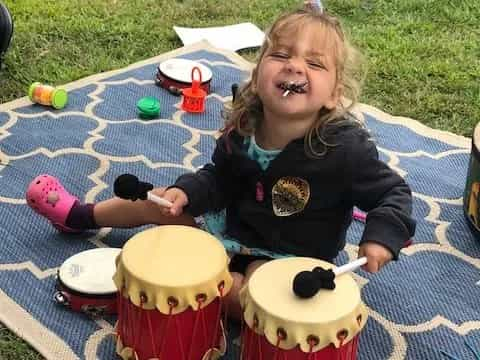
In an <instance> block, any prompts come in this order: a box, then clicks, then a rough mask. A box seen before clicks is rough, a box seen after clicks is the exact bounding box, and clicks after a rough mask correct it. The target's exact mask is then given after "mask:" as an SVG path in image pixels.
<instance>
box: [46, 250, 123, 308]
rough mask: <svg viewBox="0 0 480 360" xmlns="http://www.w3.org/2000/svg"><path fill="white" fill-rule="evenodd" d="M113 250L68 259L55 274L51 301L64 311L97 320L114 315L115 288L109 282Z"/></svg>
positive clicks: (86, 252)
mask: <svg viewBox="0 0 480 360" xmlns="http://www.w3.org/2000/svg"><path fill="white" fill-rule="evenodd" d="M119 253H120V249H116V248H98V249H92V250H86V251H82V252H80V253H78V254H76V255H73V256H71V257H70V258H68V259H67V260H65V262H64V263H63V264H62V265H61V266H60V268H59V269H58V273H57V283H56V288H57V291H56V292H55V294H54V300H55V301H56V302H57V303H58V304H60V305H64V306H66V307H67V308H69V309H71V310H73V311H78V312H83V313H85V314H87V315H89V316H92V317H100V316H103V315H108V314H115V313H116V312H117V296H118V293H117V288H116V286H115V284H114V282H113V280H112V277H113V274H114V273H115V259H116V257H117V255H118V254H119Z"/></svg>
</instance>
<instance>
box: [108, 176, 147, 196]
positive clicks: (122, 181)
mask: <svg viewBox="0 0 480 360" xmlns="http://www.w3.org/2000/svg"><path fill="white" fill-rule="evenodd" d="M152 189H153V185H152V184H149V183H145V182H141V181H139V180H138V178H137V177H136V176H135V175H132V174H123V175H120V176H119V177H117V178H116V179H115V182H114V184H113V192H114V193H115V195H116V196H118V197H119V198H122V199H126V200H132V201H135V200H137V199H141V200H146V199H147V193H148V192H149V191H150V190H152Z"/></svg>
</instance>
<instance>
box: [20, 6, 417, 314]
mask: <svg viewBox="0 0 480 360" xmlns="http://www.w3.org/2000/svg"><path fill="white" fill-rule="evenodd" d="M354 54H355V52H354V50H353V49H352V47H351V46H350V45H349V43H348V42H347V40H346V38H345V35H344V33H343V31H342V29H341V26H340V23H339V22H338V20H337V19H336V18H335V17H333V16H331V15H329V14H327V13H326V12H325V11H324V10H323V9H322V8H321V6H320V7H319V6H312V5H311V4H310V5H309V6H308V7H307V8H306V9H305V10H298V11H295V12H292V13H288V14H286V15H283V16H281V17H280V18H279V19H277V20H276V21H275V23H274V24H273V26H272V27H271V29H270V31H269V32H268V33H267V36H266V40H265V43H264V44H263V46H262V48H261V49H260V57H259V61H258V65H257V66H256V68H255V69H254V70H253V73H252V76H251V79H250V80H249V81H248V82H247V83H246V85H245V86H244V87H242V89H241V90H240V92H239V93H238V94H237V96H236V100H235V102H234V104H233V108H232V110H231V112H230V113H229V114H227V123H226V126H225V128H224V129H223V130H222V135H221V137H220V138H219V139H218V141H217V146H216V148H215V151H214V154H213V157H212V163H211V164H206V165H205V166H203V167H202V168H201V169H200V170H198V171H197V172H196V173H190V174H185V175H182V176H180V177H179V178H178V180H177V181H176V182H175V184H173V185H172V186H170V187H168V188H157V189H155V190H153V192H154V193H155V194H156V195H158V196H162V197H163V198H165V199H166V200H169V201H170V202H172V203H173V206H171V207H170V208H166V207H164V208H162V207H160V206H158V205H157V204H155V203H153V202H151V201H141V200H139V201H130V200H122V199H119V198H113V199H110V200H106V201H103V202H100V203H97V204H85V205H84V204H81V203H80V202H79V201H78V200H77V199H76V198H75V197H73V196H72V195H70V194H68V193H67V192H66V191H65V190H64V189H63V188H62V187H61V186H60V185H59V184H58V183H57V180H56V179H55V178H53V177H49V176H40V177H38V178H37V179H35V180H34V181H33V182H32V184H31V185H30V187H29V189H28V191H27V201H28V204H29V205H30V206H32V207H33V208H34V209H35V210H36V211H37V212H39V213H40V214H42V215H44V216H45V217H47V218H48V219H49V220H50V221H51V222H52V223H54V224H55V226H56V227H57V228H59V229H61V230H63V231H81V230H84V229H89V228H98V227H134V226H140V225H144V224H159V225H162V224H184V225H191V226H198V225H197V223H196V221H195V219H194V217H198V216H199V215H202V214H206V213H209V212H212V211H220V210H221V209H226V211H225V212H224V214H225V219H224V221H225V222H226V226H225V228H224V229H218V226H216V225H218V224H215V220H219V218H218V216H217V218H214V217H212V216H210V215H206V216H205V221H206V228H207V229H208V230H210V231H211V232H212V233H214V234H216V235H218V236H219V237H220V238H221V240H223V241H224V242H225V244H227V245H229V248H228V249H229V250H232V249H233V250H235V249H237V250H238V251H239V252H240V253H241V254H234V255H233V258H232V261H231V264H230V270H231V272H232V274H233V277H234V287H233V288H232V291H231V292H230V293H229V296H228V301H230V302H231V304H230V305H233V307H234V308H232V306H230V309H231V310H232V312H233V315H234V316H237V317H238V316H239V314H240V306H239V304H238V300H237V294H238V290H239V289H240V287H241V286H242V285H243V284H244V283H245V281H246V280H247V279H248V278H249V277H250V276H251V274H252V273H253V271H254V270H255V269H256V268H257V267H258V266H259V265H261V264H262V263H263V262H265V261H268V259H271V258H272V257H278V256H285V255H296V256H310V257H316V258H319V259H323V260H327V261H332V260H333V259H334V258H335V257H336V256H337V254H338V252H339V251H340V250H341V249H343V247H344V246H345V236H346V231H347V228H348V226H349V225H350V223H351V221H352V209H353V206H358V207H359V208H361V209H363V210H365V211H368V216H367V220H366V224H365V230H364V233H363V237H362V240H361V242H360V249H359V254H358V255H359V256H366V257H367V259H368V263H367V265H366V266H365V269H366V270H367V271H370V272H376V271H378V270H379V269H380V268H382V267H383V266H384V265H385V264H386V263H388V262H389V261H390V260H392V259H397V257H398V254H399V251H400V249H401V248H402V246H403V244H404V243H405V242H406V241H407V240H408V239H410V237H411V236H413V233H414V229H415V222H414V221H413V220H412V219H411V217H410V214H411V207H412V199H411V192H410V189H409V187H408V186H407V184H406V183H405V182H404V180H403V179H402V178H401V177H400V176H399V175H397V174H396V173H395V172H394V171H392V170H391V169H390V168H389V167H388V166H387V165H386V164H384V163H383V162H382V161H380V160H379V158H378V153H377V150H376V147H375V145H374V143H373V142H372V141H371V139H370V138H369V135H368V133H367V132H366V130H364V129H363V128H362V126H361V125H360V124H359V123H358V121H356V120H355V118H354V116H353V115H352V113H351V112H350V109H351V108H352V106H353V105H354V104H355V101H356V99H357V95H358V82H357V81H355V76H354V75H355V73H354V68H355V67H354V65H356V60H355V57H354ZM345 98H348V99H349V101H348V105H347V100H346V99H345ZM39 182H50V183H52V184H54V185H56V186H57V191H50V193H49V194H48V196H47V201H46V202H45V201H44V202H42V203H41V204H39V203H38V201H36V202H33V201H32V200H35V198H36V197H35V196H37V195H36V194H38V191H39V190H38V183H39ZM220 220H221V219H220ZM245 254H248V255H245Z"/></svg>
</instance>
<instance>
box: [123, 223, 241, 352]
mask: <svg viewBox="0 0 480 360" xmlns="http://www.w3.org/2000/svg"><path fill="white" fill-rule="evenodd" d="M228 262H229V259H228V256H227V253H226V251H225V248H224V247H223V245H222V244H221V243H220V241H218V240H217V239H216V238H215V237H214V236H212V235H210V234H209V233H207V232H205V231H203V230H200V229H197V228H194V227H189V226H180V225H164V226H159V227H154V228H151V229H148V230H145V231H142V232H140V233H138V234H136V235H134V236H133V237H132V238H131V239H130V240H128V241H127V243H126V244H125V245H124V247H123V250H122V252H121V254H120V256H119V257H118V261H117V272H116V273H115V276H114V281H115V284H116V285H117V287H118V289H120V296H119V299H118V308H119V310H118V322H117V326H116V330H117V336H118V339H117V354H118V355H120V357H121V358H122V359H124V360H127V359H128V360H130V359H137V360H147V359H148V360H150V359H168V360H187V359H191V360H202V359H205V360H210V359H212V360H213V359H217V358H218V357H219V356H221V355H222V354H223V353H224V352H225V337H224V333H223V325H222V321H221V317H222V307H223V305H222V304H223V300H222V298H223V297H224V296H225V295H226V294H227V293H228V291H229V290H230V288H231V286H232V277H231V275H230V273H229V272H228Z"/></svg>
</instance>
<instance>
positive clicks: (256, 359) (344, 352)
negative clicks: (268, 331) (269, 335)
mask: <svg viewBox="0 0 480 360" xmlns="http://www.w3.org/2000/svg"><path fill="white" fill-rule="evenodd" d="M358 338H359V337H358V335H356V336H355V337H354V338H353V339H352V340H351V341H349V342H348V343H346V344H345V345H342V346H341V347H339V348H338V349H337V348H336V347H335V346H333V345H329V346H327V347H325V348H323V349H321V350H318V351H315V352H314V351H313V350H312V351H311V352H310V351H309V352H304V351H303V350H301V349H300V348H299V347H295V348H293V349H290V350H284V349H281V348H279V347H277V346H276V345H272V344H270V343H269V342H268V341H267V339H266V338H265V337H264V336H262V335H258V334H257V333H255V332H254V331H253V330H252V329H250V328H249V327H248V326H246V327H245V328H244V329H243V331H242V360H247V359H248V360H266V359H271V360H276V359H278V360H280V359H281V360H284V359H285V360H355V359H356V358H357V348H358ZM311 343H312V345H314V344H315V343H316V340H315V339H312V341H311Z"/></svg>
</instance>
